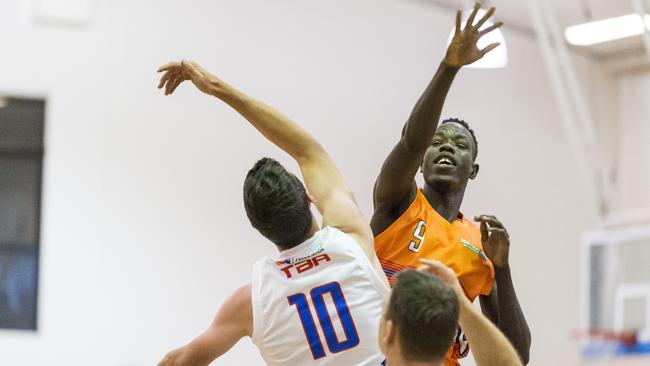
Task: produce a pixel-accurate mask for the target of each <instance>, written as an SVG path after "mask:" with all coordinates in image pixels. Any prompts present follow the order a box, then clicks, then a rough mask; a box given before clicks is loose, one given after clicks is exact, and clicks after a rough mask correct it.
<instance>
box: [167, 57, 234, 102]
mask: <svg viewBox="0 0 650 366" xmlns="http://www.w3.org/2000/svg"><path fill="white" fill-rule="evenodd" d="M157 72H164V74H163V76H162V77H161V78H160V83H159V84H158V89H162V88H163V87H164V88H165V95H169V94H171V93H173V92H174V90H176V88H177V87H178V86H179V85H180V84H181V83H182V82H183V81H185V80H190V81H192V83H193V84H194V85H195V86H196V87H197V88H198V89H199V90H200V91H202V92H204V93H206V94H214V92H215V90H216V89H217V88H218V87H219V85H221V83H222V81H221V80H219V79H218V78H217V77H216V76H214V75H212V74H210V73H209V72H208V71H207V70H205V69H204V68H202V67H201V65H199V64H197V63H196V62H194V61H186V60H183V61H181V62H170V63H168V64H167V65H164V66H161V67H160V68H158V71H157Z"/></svg>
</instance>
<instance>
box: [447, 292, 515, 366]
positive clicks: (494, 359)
mask: <svg viewBox="0 0 650 366" xmlns="http://www.w3.org/2000/svg"><path fill="white" fill-rule="evenodd" d="M459 302H460V316H459V320H458V322H459V323H460V326H461V328H463V331H464V332H465V335H466V336H467V339H468V340H469V343H470V345H471V347H472V354H473V355H474V359H475V360H476V364H477V365H478V366H493V365H494V366H497V365H498V366H515V365H521V361H520V360H519V356H518V355H517V352H516V351H515V349H514V348H513V346H512V345H511V344H510V342H508V339H507V338H506V337H505V336H504V335H503V334H502V333H501V332H500V331H499V329H497V327H496V326H495V325H494V324H492V322H490V321H489V320H488V319H487V318H486V317H484V316H483V315H482V314H481V313H480V312H479V311H478V310H477V309H476V308H475V307H474V306H473V305H472V304H471V303H470V302H469V300H467V299H466V298H462V299H459Z"/></svg>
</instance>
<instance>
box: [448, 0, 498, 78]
mask: <svg viewBox="0 0 650 366" xmlns="http://www.w3.org/2000/svg"><path fill="white" fill-rule="evenodd" d="M479 9H481V3H476V4H474V10H473V11H472V14H471V15H470V16H469V18H468V19H467V23H466V24H465V28H464V29H461V27H462V24H461V11H460V10H457V11H456V31H455V32H454V37H453V38H452V40H451V43H450V44H449V47H448V48H447V55H446V56H445V61H444V62H445V63H446V64H447V65H449V66H454V67H461V66H465V65H469V64H471V63H473V62H475V61H478V60H480V59H481V58H482V57H483V56H485V54H487V53H488V52H490V51H492V50H493V49H494V48H496V47H497V46H498V45H499V43H498V42H497V43H492V44H490V45H488V46H487V47H485V48H483V49H479V48H478V40H479V39H480V38H481V37H483V36H484V35H486V34H487V33H490V32H492V31H493V30H495V29H497V28H499V27H500V26H502V25H503V23H502V22H497V23H495V24H494V25H492V26H489V27H487V28H485V29H483V30H481V29H480V28H481V26H483V24H485V22H487V21H488V20H489V19H490V17H492V15H493V14H494V10H495V8H494V7H492V8H490V10H488V11H487V13H486V14H485V15H484V16H483V17H482V18H481V19H479V21H478V22H477V23H476V24H473V23H474V20H475V19H476V14H477V13H478V11H479Z"/></svg>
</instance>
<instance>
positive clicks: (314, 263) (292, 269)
mask: <svg viewBox="0 0 650 366" xmlns="http://www.w3.org/2000/svg"><path fill="white" fill-rule="evenodd" d="M331 260H332V258H330V256H329V255H327V253H323V254H321V255H319V256H316V257H314V258H308V259H305V260H303V261H300V262H297V263H287V264H288V265H287V266H284V267H281V268H280V270H281V271H282V272H283V273H284V274H285V276H287V278H291V277H293V275H294V274H301V273H303V272H306V271H309V270H310V269H312V268H315V267H318V266H319V265H321V264H322V263H327V262H329V261H331ZM283 263H284V262H276V264H278V265H281V264H283Z"/></svg>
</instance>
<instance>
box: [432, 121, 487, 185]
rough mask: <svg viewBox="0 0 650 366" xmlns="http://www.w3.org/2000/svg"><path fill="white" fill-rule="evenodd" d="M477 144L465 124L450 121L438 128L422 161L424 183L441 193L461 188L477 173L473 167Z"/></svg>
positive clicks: (476, 166) (475, 166)
mask: <svg viewBox="0 0 650 366" xmlns="http://www.w3.org/2000/svg"><path fill="white" fill-rule="evenodd" d="M475 151H476V145H475V144H474V140H473V139H472V135H471V134H470V132H469V131H468V130H467V129H466V128H465V127H463V125H461V124H458V123H454V122H448V123H443V124H441V125H440V126H438V129H437V130H436V134H435V135H434V137H433V140H432V141H431V146H429V148H428V149H427V152H426V153H425V155H424V161H423V162H422V174H423V176H424V181H425V183H426V184H427V185H428V186H430V187H432V188H434V189H436V190H441V191H455V190H459V189H462V188H463V187H464V186H465V185H466V184H467V181H468V179H474V178H475V177H476V174H477V173H478V164H474V152H475Z"/></svg>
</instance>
